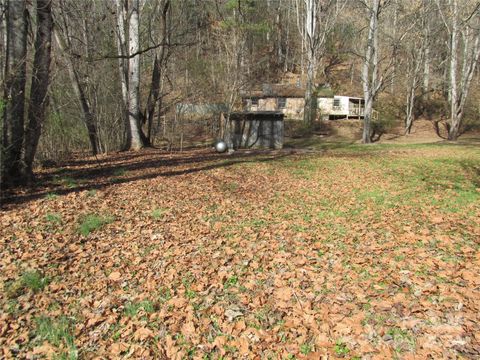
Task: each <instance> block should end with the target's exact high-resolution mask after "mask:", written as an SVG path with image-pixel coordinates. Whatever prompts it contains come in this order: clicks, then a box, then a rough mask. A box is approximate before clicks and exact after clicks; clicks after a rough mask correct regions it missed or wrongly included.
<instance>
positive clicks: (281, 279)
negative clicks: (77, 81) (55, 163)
mask: <svg viewBox="0 0 480 360" xmlns="http://www.w3.org/2000/svg"><path fill="white" fill-rule="evenodd" d="M479 163H480V152H479V150H478V149H475V148H469V147H460V146H457V147H455V146H435V145H432V146H413V147H412V146H398V147H386V148H382V147H381V146H380V147H375V146H374V147H370V148H368V147H367V148H366V150H359V149H356V148H353V149H350V148H348V149H338V150H333V151H325V152H323V153H313V154H295V153H289V152H279V153H257V154H252V155H248V154H238V155H235V156H234V157H222V156H214V155H211V154H209V153H208V152H207V151H193V152H189V153H182V154H175V155H169V154H166V153H162V152H160V151H156V150H151V151H146V152H145V153H143V154H140V155H139V154H120V155H116V156H112V157H108V158H105V159H102V160H101V163H100V164H97V163H96V162H94V161H92V162H91V163H89V162H88V161H86V162H85V161H78V162H74V163H71V164H69V165H68V166H66V167H65V168H63V169H57V170H55V171H53V172H46V173H44V174H43V185H42V187H39V188H38V189H37V191H36V193H35V194H33V195H32V194H29V193H23V194H17V195H18V196H17V203H16V204H11V205H8V206H7V207H6V208H5V210H4V212H3V213H2V214H0V229H1V230H0V231H1V236H0V250H1V253H2V258H1V260H0V267H1V270H2V271H1V273H0V274H1V275H0V284H1V285H0V286H1V287H2V288H1V290H2V291H1V295H0V308H1V309H2V311H1V315H0V349H2V350H3V353H4V356H5V357H7V358H8V357H11V356H19V357H25V356H30V357H32V356H34V355H35V356H37V355H38V356H46V357H50V356H52V354H57V355H60V356H63V358H77V357H79V358H93V357H95V356H103V357H106V358H118V357H120V356H121V355H122V356H126V357H131V358H162V357H163V358H188V357H191V358H195V359H197V358H198V359H203V358H212V359H219V358H222V357H223V358H269V357H270V358H274V359H276V358H294V357H296V358H312V359H316V358H319V356H320V355H324V354H329V355H330V356H331V358H337V357H338V358H350V359H351V358H367V359H368V358H372V359H381V358H388V359H390V358H395V357H397V358H402V359H409V358H411V359H413V358H427V357H428V356H432V357H433V358H442V357H455V356H463V357H465V358H477V357H478V356H479V355H480V336H479V334H480V325H479V324H480V316H479V314H480V293H479V287H480V252H479V243H480V240H479V239H480V225H479V223H478V219H479V218H480V191H479V188H480V175H479V165H478V164H479ZM54 194H59V195H54ZM87 220H88V224H87V225H85V222H86V221H87ZM85 229H87V230H85ZM25 274H27V275H28V274H30V275H28V276H26V275H25ZM32 274H36V275H32ZM25 279H30V280H28V281H26V280H25ZM31 279H33V280H31Z"/></svg>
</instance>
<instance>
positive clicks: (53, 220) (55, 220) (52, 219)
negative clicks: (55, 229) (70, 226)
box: [45, 213, 62, 225]
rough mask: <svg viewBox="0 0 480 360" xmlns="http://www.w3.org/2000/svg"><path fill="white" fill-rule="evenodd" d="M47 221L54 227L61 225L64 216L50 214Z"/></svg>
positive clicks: (46, 216)
mask: <svg viewBox="0 0 480 360" xmlns="http://www.w3.org/2000/svg"><path fill="white" fill-rule="evenodd" d="M45 220H46V221H47V222H48V223H50V224H52V225H60V224H61V223H62V215H60V214H57V213H48V214H47V215H45Z"/></svg>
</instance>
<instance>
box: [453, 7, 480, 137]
mask: <svg viewBox="0 0 480 360" xmlns="http://www.w3.org/2000/svg"><path fill="white" fill-rule="evenodd" d="M450 8H451V17H450V19H451V27H450V76H449V80H450V84H449V95H450V96H449V100H450V119H449V127H448V140H453V141H455V140H457V139H458V137H459V136H460V130H461V125H462V121H463V115H464V111H465V103H466V100H467V97H468V93H469V90H470V85H471V82H472V79H473V75H474V73H475V69H476V66H477V63H478V61H479V60H480V30H479V29H478V28H477V27H475V26H473V27H470V26H469V25H470V24H468V23H465V22H464V21H463V20H462V19H460V14H459V9H458V3H457V0H450ZM476 16H478V14H477V15H476ZM472 18H473V17H472ZM447 27H448V24H447ZM460 40H461V43H460ZM461 45H463V47H462V46H461ZM459 62H461V68H460V69H459ZM459 70H460V73H458V71H459Z"/></svg>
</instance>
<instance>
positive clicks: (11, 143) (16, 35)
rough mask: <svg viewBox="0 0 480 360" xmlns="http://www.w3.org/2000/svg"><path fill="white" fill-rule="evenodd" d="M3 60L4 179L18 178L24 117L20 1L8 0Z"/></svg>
mask: <svg viewBox="0 0 480 360" xmlns="http://www.w3.org/2000/svg"><path fill="white" fill-rule="evenodd" d="M6 12H7V13H6V16H7V49H6V61H5V94H4V99H5V101H6V104H5V109H4V114H3V116H4V119H3V139H2V141H3V151H4V152H5V156H2V160H3V161H4V164H2V168H3V167H4V169H3V170H4V172H5V180H7V181H11V180H14V179H21V175H22V168H23V164H22V148H23V137H24V116H25V82H26V56H27V14H26V2H25V1H24V0H8V1H7V8H6Z"/></svg>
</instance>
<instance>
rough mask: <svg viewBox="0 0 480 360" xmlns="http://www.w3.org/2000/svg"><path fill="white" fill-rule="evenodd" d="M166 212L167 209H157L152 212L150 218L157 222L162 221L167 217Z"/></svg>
mask: <svg viewBox="0 0 480 360" xmlns="http://www.w3.org/2000/svg"><path fill="white" fill-rule="evenodd" d="M166 211H167V210H166V209H162V208H157V209H154V210H152V212H151V213H150V216H151V217H152V218H153V219H155V220H160V219H161V218H162V217H163V216H164V215H165V212H166Z"/></svg>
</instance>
